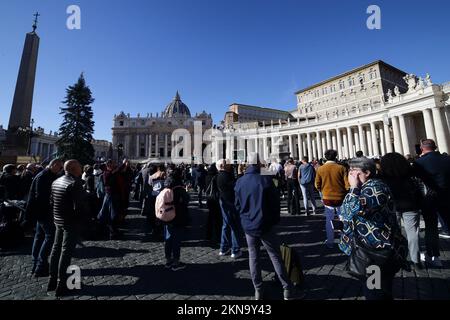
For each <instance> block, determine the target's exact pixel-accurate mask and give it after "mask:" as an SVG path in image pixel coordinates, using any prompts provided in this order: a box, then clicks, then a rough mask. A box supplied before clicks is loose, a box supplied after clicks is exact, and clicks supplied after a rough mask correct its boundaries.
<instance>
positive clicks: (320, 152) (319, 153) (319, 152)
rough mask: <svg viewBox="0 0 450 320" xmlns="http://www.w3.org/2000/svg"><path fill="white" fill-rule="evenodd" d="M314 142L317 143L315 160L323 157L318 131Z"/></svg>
mask: <svg viewBox="0 0 450 320" xmlns="http://www.w3.org/2000/svg"><path fill="white" fill-rule="evenodd" d="M316 141H317V159H320V158H322V157H323V151H322V137H321V135H320V131H317V132H316Z"/></svg>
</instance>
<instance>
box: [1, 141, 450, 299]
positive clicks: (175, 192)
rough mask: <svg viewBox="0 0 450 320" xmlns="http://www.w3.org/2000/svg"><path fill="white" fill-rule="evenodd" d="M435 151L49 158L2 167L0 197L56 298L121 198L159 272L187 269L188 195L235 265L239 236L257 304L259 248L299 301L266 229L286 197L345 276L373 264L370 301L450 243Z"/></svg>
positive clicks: (117, 229) (111, 232)
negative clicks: (202, 160)
mask: <svg viewBox="0 0 450 320" xmlns="http://www.w3.org/2000/svg"><path fill="white" fill-rule="evenodd" d="M436 149H437V146H436V144H435V142H434V141H433V140H430V139H426V140H423V141H421V152H422V153H421V155H420V156H418V158H417V159H410V158H405V157H404V156H403V155H400V154H398V153H388V154H386V155H384V156H383V157H381V159H370V158H367V157H364V155H363V154H362V152H357V157H355V158H354V159H349V160H345V161H339V160H338V153H337V151H336V150H327V151H326V152H325V153H324V158H323V159H319V160H316V159H308V158H307V157H303V158H302V159H298V160H299V161H295V160H294V159H293V158H289V159H287V161H281V162H280V161H279V159H273V160H272V161H271V162H268V163H266V162H264V161H262V160H261V159H260V158H259V156H258V154H257V153H251V154H249V155H248V159H247V161H248V162H247V163H244V164H238V165H236V164H234V163H233V162H231V161H229V160H227V159H221V160H219V161H217V162H216V163H214V164H210V165H204V164H200V165H193V166H191V165H185V164H181V165H174V164H155V163H148V164H146V165H144V166H141V165H137V166H132V165H130V163H129V161H127V160H126V159H125V160H123V162H122V163H121V164H120V165H117V164H116V163H115V162H114V161H112V160H109V161H107V162H106V163H102V164H96V165H94V166H90V165H87V166H85V167H83V168H82V166H81V165H80V163H79V162H78V161H77V160H68V161H65V162H63V161H62V160H59V159H54V160H52V161H51V162H50V163H49V164H47V165H46V166H39V165H35V164H28V165H27V166H18V167H16V166H15V165H6V166H4V167H3V172H2V174H1V175H0V196H1V197H0V198H2V199H4V200H16V201H24V203H26V205H25V209H24V213H23V214H21V215H20V218H19V220H20V223H21V225H22V226H23V227H27V226H28V227H29V226H32V227H33V228H32V229H33V231H34V242H33V246H32V254H31V256H32V262H33V269H32V272H33V274H34V275H35V276H36V277H49V282H48V291H55V292H56V295H57V296H60V295H64V294H66V293H67V287H66V279H67V274H66V269H67V267H68V266H69V265H70V261H71V257H72V255H73V251H74V250H75V247H76V245H77V243H80V242H81V241H82V239H83V238H90V237H91V238H95V239H99V238H101V239H103V238H106V239H112V240H114V239H121V238H122V236H123V235H122V232H121V225H122V224H123V223H124V220H125V217H126V215H127V210H128V208H129V206H130V200H134V201H136V202H138V203H139V205H140V208H141V214H142V216H145V217H146V224H147V226H146V227H147V231H148V235H149V236H151V237H154V239H155V240H161V241H163V242H164V248H165V258H166V264H165V266H164V267H165V268H167V269H170V270H173V271H178V270H182V269H184V268H186V264H184V263H183V262H182V261H181V244H182V240H183V234H184V230H185V228H186V226H187V225H189V224H190V223H191V221H192V219H191V214H190V212H189V203H190V196H189V194H193V193H195V194H196V195H197V199H198V200H197V201H198V206H199V207H200V208H203V207H205V206H206V208H207V210H208V219H207V223H206V227H205V230H204V231H205V238H206V239H208V240H209V241H211V244H212V245H214V246H217V247H218V255H219V256H226V255H230V256H231V258H232V259H238V258H240V257H241V256H242V250H241V248H242V247H243V246H244V243H243V242H244V239H245V242H246V246H247V247H248V252H249V269H250V274H251V278H252V282H253V285H254V288H255V299H257V300H260V299H263V298H264V295H265V294H264V287H263V281H262V278H261V265H260V259H261V252H260V247H261V245H263V246H264V247H265V249H266V251H267V253H268V255H269V257H270V259H271V261H272V264H273V266H274V269H275V272H276V274H277V276H278V279H279V280H280V282H281V284H282V286H283V290H284V298H285V299H286V300H291V299H299V298H302V297H303V296H304V293H303V292H302V291H301V290H299V289H298V288H296V287H294V285H293V283H292V282H291V280H290V279H289V277H288V275H287V270H286V266H285V263H284V261H283V260H282V258H281V252H280V240H279V238H278V236H277V234H276V230H275V229H274V226H275V225H277V224H278V222H279V221H280V213H281V209H280V202H281V200H282V199H284V198H286V200H287V210H288V214H291V215H304V216H309V215H316V214H324V216H325V234H324V235H323V237H324V240H325V241H324V245H325V246H326V247H327V248H330V249H333V248H335V247H336V245H337V246H338V248H339V249H340V250H341V251H342V252H343V253H344V254H346V255H347V256H348V257H349V263H348V268H347V269H348V272H350V273H352V274H353V275H355V276H357V277H358V278H359V279H360V280H361V281H362V282H363V283H365V279H366V278H367V275H366V274H365V273H364V274H361V268H363V270H365V267H367V266H368V265H371V264H376V265H378V266H379V267H380V269H381V272H382V286H381V289H377V290H368V289H367V290H366V291H365V295H366V298H367V299H391V298H392V280H393V278H394V276H395V274H396V273H397V272H398V271H399V270H400V269H401V268H403V269H409V268H411V267H413V268H418V269H422V268H423V267H424V263H425V264H426V265H427V266H428V267H442V262H441V261H440V259H439V256H440V248H439V238H440V237H448V226H449V225H450V221H449V218H450V205H449V202H448V197H449V196H450V157H449V156H448V155H445V154H441V153H439V152H438V151H436ZM310 160H311V161H310ZM167 191H169V192H167ZM162 195H164V199H165V200H164V201H163V202H162V204H161V199H160V198H161V197H162ZM168 197H170V200H167V199H169V198H168ZM302 205H303V208H302ZM319 208H320V209H319ZM169 212H172V213H173V214H174V217H173V218H172V219H171V220H170V221H163V220H164V219H162V218H161V217H162V216H163V215H165V214H166V213H169ZM158 217H160V218H158ZM421 217H423V220H424V222H425V248H426V252H425V253H423V254H421V252H420V246H419V240H420V239H419V231H420V221H421ZM439 222H440V224H441V230H439V228H438V225H439ZM402 227H403V228H402ZM402 230H403V232H402ZM337 234H339V241H338V244H337V243H336V235H337ZM402 234H404V235H406V237H403V235H402ZM407 256H409V259H408V260H409V261H407ZM358 272H359V274H358ZM364 287H366V286H364Z"/></svg>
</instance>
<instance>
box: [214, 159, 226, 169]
mask: <svg viewBox="0 0 450 320" xmlns="http://www.w3.org/2000/svg"><path fill="white" fill-rule="evenodd" d="M227 163H228V160H227V159H220V160H217V162H216V168H217V170H218V171H223V170H225V165H226V164H227Z"/></svg>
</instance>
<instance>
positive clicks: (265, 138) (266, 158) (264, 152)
mask: <svg viewBox="0 0 450 320" xmlns="http://www.w3.org/2000/svg"><path fill="white" fill-rule="evenodd" d="M267 147H268V146H267V137H264V138H263V157H264V159H263V160H268V159H269V155H268V154H269V152H268V151H269V150H268V149H267Z"/></svg>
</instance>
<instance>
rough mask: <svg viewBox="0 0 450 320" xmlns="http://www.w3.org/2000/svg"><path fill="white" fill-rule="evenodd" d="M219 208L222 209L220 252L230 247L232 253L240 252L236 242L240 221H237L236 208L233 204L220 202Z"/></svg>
mask: <svg viewBox="0 0 450 320" xmlns="http://www.w3.org/2000/svg"><path fill="white" fill-rule="evenodd" d="M220 208H221V209H222V218H223V224H222V238H221V241H220V251H222V252H226V251H228V250H229V249H230V246H231V251H232V253H237V252H239V251H240V250H241V247H240V245H239V240H238V237H239V228H240V221H239V220H238V214H237V212H236V208H235V206H234V204H230V203H227V202H226V201H222V200H220ZM230 238H231V239H230Z"/></svg>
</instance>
